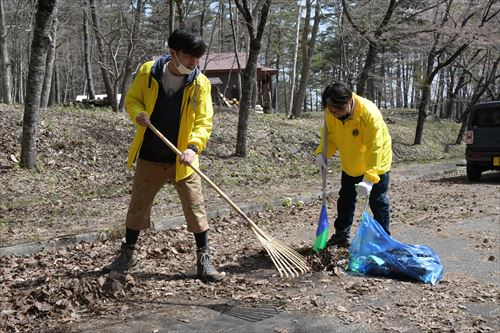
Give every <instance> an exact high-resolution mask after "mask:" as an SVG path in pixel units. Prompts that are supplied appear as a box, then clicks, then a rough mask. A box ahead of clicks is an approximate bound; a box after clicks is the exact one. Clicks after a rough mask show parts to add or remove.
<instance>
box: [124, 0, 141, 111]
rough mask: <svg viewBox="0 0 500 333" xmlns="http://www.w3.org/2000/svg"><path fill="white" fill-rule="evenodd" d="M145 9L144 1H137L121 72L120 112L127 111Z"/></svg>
mask: <svg viewBox="0 0 500 333" xmlns="http://www.w3.org/2000/svg"><path fill="white" fill-rule="evenodd" d="M143 8H144V0H137V2H136V6H135V12H134V21H133V23H132V32H131V33H130V38H129V40H128V46H127V55H126V57H125V63H124V64H123V69H122V72H121V75H120V76H121V79H122V80H121V86H120V93H121V98H120V103H119V105H118V111H122V112H124V111H125V97H126V92H127V90H128V87H129V85H130V82H131V78H132V59H133V55H134V50H135V45H136V43H137V36H138V35H139V27H140V25H141V18H142V10H143Z"/></svg>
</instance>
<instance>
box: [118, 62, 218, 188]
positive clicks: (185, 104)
mask: <svg viewBox="0 0 500 333" xmlns="http://www.w3.org/2000/svg"><path fill="white" fill-rule="evenodd" d="M153 65H154V61H148V62H146V63H144V64H143V65H142V66H141V68H140V69H139V71H138V73H137V75H136V77H135V79H134V81H133V83H132V85H131V87H130V89H129V91H128V93H127V98H126V100H125V102H126V109H127V112H128V115H129V117H130V119H131V120H132V122H133V123H134V124H135V125H136V132H135V136H134V139H133V141H132V144H131V145H130V149H129V152H128V162H127V165H128V167H129V168H131V167H132V166H133V164H134V163H135V161H136V159H137V156H138V155H139V151H140V149H141V145H142V142H143V139H144V133H145V132H146V128H147V127H144V126H141V125H139V124H137V122H136V121H135V118H136V117H137V115H138V114H139V113H141V112H143V111H145V112H146V113H147V114H148V116H149V117H151V114H152V113H153V110H154V107H155V103H156V99H157V97H158V89H159V87H160V86H159V84H158V82H157V81H156V79H155V78H154V77H153V76H152V75H151V70H152V67H153ZM183 89H184V93H183V96H182V104H181V105H182V106H181V120H180V128H179V136H178V139H177V148H178V149H179V150H180V151H181V152H183V151H184V150H186V149H187V146H188V145H189V144H194V145H195V146H196V147H197V148H198V153H197V156H196V158H195V160H194V161H193V163H192V165H193V166H194V167H199V159H198V155H199V154H200V153H201V152H202V151H203V149H204V148H205V147H206V144H207V141H208V138H209V137H210V134H211V133H212V117H213V107H212V97H211V95H210V89H211V85H210V81H209V80H208V78H207V77H206V76H205V75H203V74H201V73H198V74H197V77H196V78H195V79H194V80H193V81H192V82H191V83H190V84H188V85H187V86H185V87H184V88H183ZM165 147H166V146H165ZM193 172H194V171H193V169H191V168H190V167H189V166H187V165H185V164H181V163H179V156H177V159H176V175H175V179H176V181H179V180H182V179H184V178H186V177H189V176H190V175H191V174H192V173H193Z"/></svg>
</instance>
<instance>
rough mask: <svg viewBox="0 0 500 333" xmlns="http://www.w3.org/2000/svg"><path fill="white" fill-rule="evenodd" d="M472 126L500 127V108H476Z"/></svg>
mask: <svg viewBox="0 0 500 333" xmlns="http://www.w3.org/2000/svg"><path fill="white" fill-rule="evenodd" d="M471 126H472V127H500V109H476V110H474V111H473V113H472V120H471Z"/></svg>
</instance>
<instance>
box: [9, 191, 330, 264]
mask: <svg viewBox="0 0 500 333" xmlns="http://www.w3.org/2000/svg"><path fill="white" fill-rule="evenodd" d="M287 198H290V199H292V202H293V203H296V202H298V201H303V202H304V203H306V202H312V201H314V200H316V199H318V198H321V193H307V194H299V195H296V196H292V197H284V198H278V199H273V200H271V201H266V202H254V203H248V204H241V205H240V206H238V207H239V208H240V209H241V210H242V211H243V212H244V213H252V212H259V211H263V210H265V209H267V208H271V207H280V206H282V205H283V202H284V201H285V199H287ZM235 214H237V213H235V212H232V211H231V209H229V208H220V209H215V210H210V211H207V217H208V219H209V220H210V219H214V218H217V217H228V216H231V215H235ZM185 224H186V220H185V219H184V215H182V216H173V217H169V218H164V219H162V220H159V221H156V222H153V223H152V227H151V230H152V231H160V230H168V229H176V228H181V227H182V226H183V225H185ZM114 238H116V235H115V234H113V233H112V232H105V231H103V232H97V231H96V232H89V233H84V234H77V235H68V236H64V237H59V238H53V239H49V240H45V241H38V242H30V243H24V244H18V245H13V246H6V247H1V248H0V256H8V255H16V256H24V255H29V254H33V253H37V252H43V251H47V250H50V249H54V248H60V247H65V246H70V245H74V244H77V243H79V242H88V243H96V242H99V241H104V240H109V239H114Z"/></svg>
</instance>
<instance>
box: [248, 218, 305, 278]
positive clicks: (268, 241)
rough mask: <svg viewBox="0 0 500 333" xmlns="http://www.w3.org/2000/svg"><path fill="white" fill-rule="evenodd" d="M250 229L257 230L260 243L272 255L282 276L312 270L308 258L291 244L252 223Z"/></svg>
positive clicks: (293, 275)
mask: <svg viewBox="0 0 500 333" xmlns="http://www.w3.org/2000/svg"><path fill="white" fill-rule="evenodd" d="M250 229H252V231H253V232H255V234H256V235H257V238H258V239H259V241H260V243H261V244H262V246H264V248H265V249H266V251H267V253H268V254H269V256H270V257H271V260H272V261H273V263H274V266H276V268H277V269H278V273H279V274H280V277H284V276H285V277H292V278H293V277H298V276H299V275H300V274H303V273H306V272H309V271H310V270H311V269H310V268H309V266H308V265H307V261H306V259H305V258H304V257H303V256H302V255H300V254H299V253H298V252H297V251H295V250H294V249H292V248H291V247H290V246H288V245H286V244H285V243H283V242H281V241H279V240H277V239H274V238H272V237H271V236H269V235H267V234H266V233H265V232H264V231H262V230H261V229H260V228H258V227H257V226H256V225H251V226H250Z"/></svg>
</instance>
